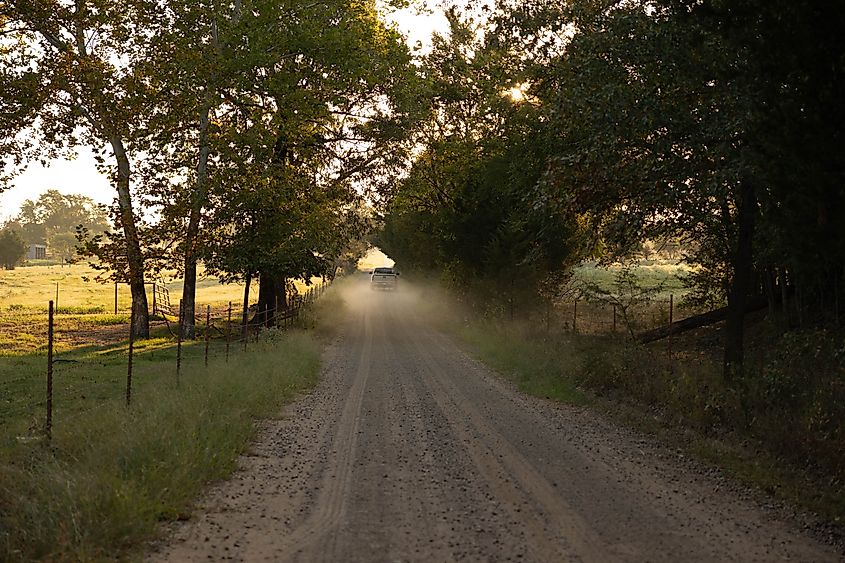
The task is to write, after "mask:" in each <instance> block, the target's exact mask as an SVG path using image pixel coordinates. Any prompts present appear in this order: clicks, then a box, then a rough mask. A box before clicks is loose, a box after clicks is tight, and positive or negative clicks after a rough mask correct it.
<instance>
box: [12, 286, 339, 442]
mask: <svg viewBox="0 0 845 563" xmlns="http://www.w3.org/2000/svg"><path fill="white" fill-rule="evenodd" d="M330 284H331V282H330V281H328V280H323V281H322V282H320V283H317V284H313V285H311V286H310V287H309V289H308V290H307V291H306V292H305V293H304V294H294V295H293V296H291V298H290V299H289V300H288V302H287V303H286V304H282V303H277V304H276V306H275V307H267V306H265V307H264V308H263V309H259V308H258V305H257V304H252V305H249V306H248V307H247V308H246V311H244V310H243V308H241V310H240V311H238V310H236V309H235V307H234V306H233V303H232V302H231V301H230V302H229V303H228V305H227V306H223V307H212V306H211V305H210V304H205V305H203V306H198V307H196V311H195V315H194V317H195V319H194V320H195V326H196V327H197V328H201V331H200V338H198V339H194V345H192V346H183V339H182V334H183V330H182V326H183V324H184V320H185V319H184V314H183V307H182V303H181V300H180V303H179V308H178V313H177V314H176V315H175V317H176V318H175V319H172V320H171V319H169V318H168V314H167V313H166V312H165V308H164V307H163V304H162V303H161V302H160V301H159V300H160V299H161V296H162V295H163V294H162V293H158V294H156V290H155V288H154V289H153V292H154V295H156V298H154V302H155V305H154V306H153V319H152V320H151V325H152V326H153V328H155V327H156V326H158V327H162V326H165V327H167V330H168V332H169V333H170V335H171V337H173V338H175V339H176V353H175V366H174V376H175V377H174V384H175V385H176V386H177V387H178V385H179V380H180V376H181V371H182V366H183V363H184V361H185V360H196V361H198V360H202V362H203V365H204V366H205V367H208V365H209V360H210V359H214V358H217V359H223V360H224V362H225V363H228V362H229V359H230V356H231V351H232V348H233V347H235V346H239V345H242V346H243V351H244V352H247V350H248V346H249V343H250V342H257V341H258V340H259V339H260V337H261V334H262V332H264V331H265V330H267V329H270V328H275V329H277V330H288V329H290V328H293V327H296V326H304V325H305V324H306V321H307V319H308V316H309V309H310V308H311V307H312V306H313V305H314V303H315V302H316V301H317V300H318V299H319V298H320V297H321V296H322V295H323V294H324V293H325V291H326V290H327V289H328V287H329V286H330ZM57 295H58V289H57ZM115 295H117V293H115ZM115 307H116V305H115ZM42 311H43V310H42ZM236 313H243V314H242V315H240V319H238V315H237V314H236ZM36 315H38V316H39V317H41V318H39V319H38V320H33V316H35V315H32V314H27V315H20V316H19V318H21V319H23V320H22V322H17V320H11V321H10V320H8V319H6V320H0V340H2V339H12V341H15V339H18V340H20V339H24V340H25V341H26V342H27V343H28V344H30V348H31V344H32V342H33V341H37V340H38V339H39V338H40V339H43V340H42V342H43V345H39V346H36V347H35V348H34V350H33V356H35V357H43V359H44V361H45V364H46V365H45V371H44V372H43V373H44V374H45V387H44V392H45V395H44V401H43V403H42V401H41V400H38V399H36V400H35V403H34V404H33V405H32V406H31V407H30V410H32V411H33V413H34V414H33V416H34V418H35V419H41V420H43V426H42V425H40V424H39V425H37V426H36V427H33V428H30V431H31V432H32V433H34V434H35V436H21V437H19V439H21V440H27V441H28V440H31V439H38V438H43V439H45V440H46V441H47V442H49V441H50V440H51V438H52V434H53V430H54V426H55V417H54V411H55V410H56V407H57V406H58V405H56V404H55V401H54V399H55V397H54V395H55V386H54V377H55V375H56V368H57V366H59V365H60V364H64V363H68V364H80V363H85V362H84V361H83V360H80V359H78V358H67V357H62V356H65V355H67V352H73V350H74V348H76V347H77V346H78V345H79V342H78V341H77V342H76V345H77V346H70V347H69V349H68V350H67V351H64V350H62V349H59V348H57V342H58V339H57V335H59V334H61V335H63V336H67V335H68V334H73V332H74V330H76V331H81V332H83V333H84V334H85V335H89V334H94V333H98V332H99V335H98V336H97V337H96V338H93V339H92V340H91V342H90V343H89V345H92V346H96V345H100V346H102V345H104V344H108V345H115V344H120V343H121V342H126V343H127V346H126V351H125V354H126V364H125V366H126V371H125V373H126V379H125V390H124V393H123V395H124V396H123V400H124V403H125V405H126V406H127V407H129V406H131V404H132V399H133V396H134V395H133V392H134V391H135V389H134V388H133V376H135V375H136V370H137V366H136V365H135V358H134V356H135V338H134V318H133V316H132V314H131V311H129V322H128V323H121V324H116V325H115V324H110V325H106V326H100V327H99V328H100V330H99V331H97V330H91V329H90V327H89V326H88V325H85V324H84V323H81V322H80V321H79V319H78V315H77V317H76V318H74V319H67V320H66V321H65V322H63V320H62V319H61V318H60V316H59V315H58V307H57V306H56V302H55V301H54V300H50V301H49V302H48V306H47V311H46V315H44V313H43V312H42V313H40V314H39V313H36ZM45 316H46V318H45ZM171 323H173V324H175V325H176V326H175V327H174V328H175V330H173V329H172V328H171V326H170V325H171ZM62 324H66V325H67V326H62ZM80 327H82V328H80ZM212 340H217V341H218V342H220V341H222V342H220V345H219V346H216V347H212V346H211V342H212ZM64 341H67V338H64ZM108 403H109V401H108V400H104V401H101V402H100V403H99V404H97V405H92V406H87V407H86V408H82V409H78V410H77V411H76V412H74V413H66V414H63V416H62V418H61V421H62V424H69V423H72V421H73V420H76V419H78V418H79V417H81V416H84V415H86V414H89V413H90V412H92V411H95V410H97V409H99V408H103V407H104V406H106V405H107V404H108ZM42 404H43V408H44V411H43V414H42V415H38V414H37V411H38V410H40V408H41V407H40V406H39V405H42ZM42 417H43V418H42ZM39 427H40V428H39Z"/></svg>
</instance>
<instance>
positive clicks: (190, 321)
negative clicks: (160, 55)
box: [182, 103, 211, 339]
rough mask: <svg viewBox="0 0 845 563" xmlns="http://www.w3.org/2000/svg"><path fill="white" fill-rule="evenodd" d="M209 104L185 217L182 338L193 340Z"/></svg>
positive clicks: (205, 191) (202, 117)
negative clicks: (194, 182)
mask: <svg viewBox="0 0 845 563" xmlns="http://www.w3.org/2000/svg"><path fill="white" fill-rule="evenodd" d="M210 111H211V109H210V104H209V103H205V104H204V105H203V108H202V110H201V111H200V134H199V144H200V152H199V159H198V161H197V181H196V185H195V187H194V191H193V193H192V194H191V210H190V215H189V217H188V230H187V232H186V233H185V281H184V283H183V285H182V304H183V305H184V307H185V322H184V323H183V324H182V338H186V339H193V338H194V337H195V336H196V322H195V316H194V312H195V310H196V296H197V250H198V249H197V246H198V244H199V230H200V221H201V220H202V208H203V207H204V206H205V203H206V200H207V196H208V181H207V178H208V155H209V152H210V149H209V143H208V124H209V119H208V116H209V112H210Z"/></svg>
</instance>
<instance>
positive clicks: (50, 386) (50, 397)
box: [44, 301, 53, 441]
mask: <svg viewBox="0 0 845 563" xmlns="http://www.w3.org/2000/svg"><path fill="white" fill-rule="evenodd" d="M44 432H45V434H46V436H47V440H48V441H49V440H50V439H52V437H53V302H52V301H50V307H49V312H48V317H47V421H46V423H45V425H44Z"/></svg>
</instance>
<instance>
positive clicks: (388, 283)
mask: <svg viewBox="0 0 845 563" xmlns="http://www.w3.org/2000/svg"><path fill="white" fill-rule="evenodd" d="M398 286H399V272H397V271H396V270H394V269H393V268H374V269H373V273H372V275H371V276H370V289H372V290H376V289H387V290H390V291H394V290H396V288H397V287H398Z"/></svg>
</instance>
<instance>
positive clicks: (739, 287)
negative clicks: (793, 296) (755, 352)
mask: <svg viewBox="0 0 845 563" xmlns="http://www.w3.org/2000/svg"><path fill="white" fill-rule="evenodd" d="M756 218H757V194H756V192H755V190H754V186H753V185H752V184H751V182H749V181H748V180H745V181H744V182H743V183H742V186H741V188H740V198H739V202H738V208H737V223H738V225H737V227H738V228H737V236H736V250H735V253H734V256H733V278H732V279H731V285H730V293H729V294H728V316H727V320H726V326H725V356H724V376H725V379H727V380H728V381H730V380H733V379H735V378H736V377H737V376H738V375H740V374H741V372H742V364H743V361H744V359H745V350H744V346H743V344H744V337H745V334H744V325H745V309H746V305H747V303H748V294H749V290H750V289H751V284H752V282H753V277H754V227H755V223H756Z"/></svg>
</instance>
